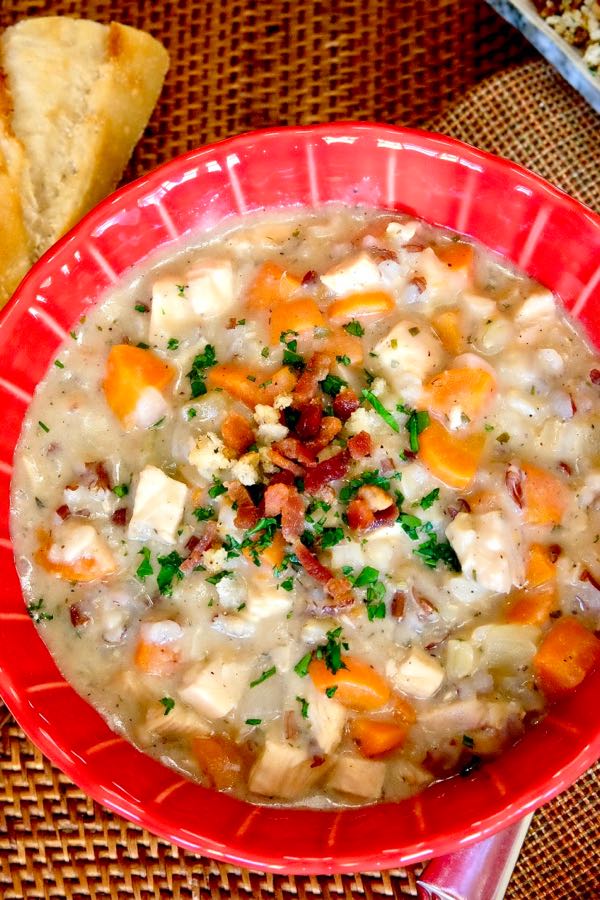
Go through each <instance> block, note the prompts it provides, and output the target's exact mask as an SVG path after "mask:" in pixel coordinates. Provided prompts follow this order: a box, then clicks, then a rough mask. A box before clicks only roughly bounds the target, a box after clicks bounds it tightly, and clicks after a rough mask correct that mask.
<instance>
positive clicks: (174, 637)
mask: <svg viewBox="0 0 600 900" xmlns="http://www.w3.org/2000/svg"><path fill="white" fill-rule="evenodd" d="M140 634H141V635H142V638H143V639H144V642H145V643H148V644H172V643H174V642H175V641H178V640H180V639H181V638H182V637H183V628H182V627H181V625H180V624H179V622H175V621H174V620H173V619H160V620H159V621H156V622H142V625H141V627H140Z"/></svg>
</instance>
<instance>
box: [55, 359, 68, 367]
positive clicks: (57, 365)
mask: <svg viewBox="0 0 600 900" xmlns="http://www.w3.org/2000/svg"><path fill="white" fill-rule="evenodd" d="M54 365H55V366H56V368H57V369H64V367H65V364H64V363H61V361H60V359H55V360H54Z"/></svg>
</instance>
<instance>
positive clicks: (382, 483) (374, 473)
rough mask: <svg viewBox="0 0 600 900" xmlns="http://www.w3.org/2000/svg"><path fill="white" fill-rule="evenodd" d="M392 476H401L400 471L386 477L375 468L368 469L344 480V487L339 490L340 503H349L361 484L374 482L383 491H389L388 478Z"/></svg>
mask: <svg viewBox="0 0 600 900" xmlns="http://www.w3.org/2000/svg"><path fill="white" fill-rule="evenodd" d="M392 478H402V473H401V472H395V473H394V474H393V475H390V476H389V477H386V476H384V475H380V474H379V471H378V470H377V469H368V470H367V471H366V472H362V473H361V474H360V475H357V477H356V478H351V479H350V480H349V481H347V482H346V484H345V485H344V487H343V488H342V489H341V490H340V500H341V501H342V503H349V502H350V500H352V498H353V497H354V496H355V494H356V493H357V492H358V489H359V488H361V487H362V486H363V484H374V485H376V486H377V487H380V488H382V489H383V490H384V491H389V489H390V480H391V479H392Z"/></svg>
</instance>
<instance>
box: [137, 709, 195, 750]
mask: <svg viewBox="0 0 600 900" xmlns="http://www.w3.org/2000/svg"><path fill="white" fill-rule="evenodd" d="M211 731H212V729H211V727H210V725H209V723H208V722H207V721H206V719H204V718H202V716H199V715H198V714H197V713H196V712H194V710H192V709H190V708H189V707H186V706H185V705H184V704H183V703H180V702H177V703H175V706H174V707H173V708H172V709H171V710H170V712H169V713H168V714H167V715H165V707H164V706H162V705H161V704H160V703H153V704H152V706H149V707H148V710H147V712H146V718H145V720H144V724H143V726H142V729H141V732H142V740H143V739H144V738H145V740H146V741H147V740H148V739H150V740H152V739H154V738H155V737H162V738H173V737H176V738H189V737H195V736H204V735H208V734H210V733H211Z"/></svg>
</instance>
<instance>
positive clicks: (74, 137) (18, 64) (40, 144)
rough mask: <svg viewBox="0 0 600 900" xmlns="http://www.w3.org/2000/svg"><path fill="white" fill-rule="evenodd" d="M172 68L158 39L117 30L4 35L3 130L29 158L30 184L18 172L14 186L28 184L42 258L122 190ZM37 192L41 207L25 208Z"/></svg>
mask: <svg viewBox="0 0 600 900" xmlns="http://www.w3.org/2000/svg"><path fill="white" fill-rule="evenodd" d="M168 64H169V57H168V54H167V51H166V50H165V48H164V47H163V46H162V44H160V43H159V42H158V41H157V40H155V39H154V38H153V37H151V35H149V34H146V33H145V32H143V31H138V30H136V29H134V28H129V27H128V26H125V25H119V24H117V23H111V24H110V25H101V24H99V23H98V22H91V21H89V20H84V19H71V18H66V17H60V16H49V17H41V18H32V19H25V20H23V21H22V22H19V23H18V24H17V25H14V26H12V27H11V28H7V29H6V31H5V32H4V33H3V34H2V36H1V38H0V69H1V70H2V71H3V73H4V77H5V79H6V87H7V95H8V98H9V105H10V116H9V118H8V122H7V121H6V112H5V113H4V114H3V112H2V109H1V108H0V122H1V123H3V124H4V127H5V130H10V131H12V133H13V134H14V138H15V139H16V143H17V144H20V146H21V147H22V149H23V151H24V164H23V166H22V174H21V176H20V177H17V178H16V179H15V177H14V171H13V166H12V164H9V169H10V174H11V176H12V177H13V183H15V184H18V183H19V182H20V190H21V204H22V215H23V218H24V219H25V222H26V225H27V228H28V231H29V238H30V242H31V248H32V254H33V256H34V257H37V256H39V255H40V254H41V253H42V252H43V251H44V250H46V249H47V248H48V247H49V246H50V245H51V244H53V243H54V242H55V241H56V240H57V239H58V238H59V237H60V236H61V235H62V234H64V233H65V231H67V230H68V229H69V228H70V227H71V226H72V225H74V224H75V222H77V221H78V219H80V218H81V216H82V215H83V214H84V213H85V212H87V211H88V210H89V209H90V208H91V207H92V206H93V205H94V204H95V203H97V202H98V201H99V200H100V199H101V198H102V197H104V196H106V194H108V193H109V192H110V191H111V190H113V188H114V187H115V185H116V184H117V182H118V181H119V178H120V176H121V174H122V172H123V169H124V167H125V165H126V163H127V161H128V159H129V157H130V155H131V153H132V151H133V148H134V147H135V144H136V142H137V141H138V140H139V138H140V136H141V134H142V132H143V130H144V127H145V125H146V123H147V122H148V119H149V117H150V113H151V112H152V109H153V107H154V104H155V103H156V100H157V99H158V95H159V93H160V90H161V87H162V83H163V80H164V76H165V73H166V71H167V68H168ZM0 130H1V125H0ZM1 149H3V148H2V146H1V140H0V150H1ZM4 156H5V157H6V151H5V152H4ZM28 186H30V188H31V190H32V193H33V205H31V204H29V203H28V202H27V200H24V194H23V192H24V191H25V192H27V190H28ZM1 196H2V195H1V194H0V197H1ZM3 202H4V201H2V200H0V204H2V205H3ZM1 264H2V263H1V261H0V265H1Z"/></svg>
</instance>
